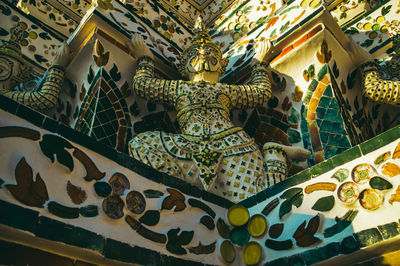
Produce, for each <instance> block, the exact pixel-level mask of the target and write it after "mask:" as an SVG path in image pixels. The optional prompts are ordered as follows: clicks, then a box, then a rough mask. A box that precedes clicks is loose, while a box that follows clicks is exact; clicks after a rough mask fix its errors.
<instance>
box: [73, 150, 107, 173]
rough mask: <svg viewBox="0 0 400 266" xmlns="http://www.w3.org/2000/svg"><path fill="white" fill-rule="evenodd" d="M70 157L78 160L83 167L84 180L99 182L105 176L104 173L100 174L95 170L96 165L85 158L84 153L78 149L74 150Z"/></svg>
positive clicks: (87, 157)
mask: <svg viewBox="0 0 400 266" xmlns="http://www.w3.org/2000/svg"><path fill="white" fill-rule="evenodd" d="M72 155H73V156H74V157H75V158H76V159H78V160H79V161H80V162H81V163H82V164H83V166H84V167H85V169H86V176H85V177H84V179H85V180H86V181H91V180H100V179H102V178H103V177H104V176H105V175H106V173H105V172H100V170H99V169H98V168H97V166H96V164H95V163H94V162H93V161H92V160H91V159H90V158H89V156H87V155H86V153H84V152H83V151H81V150H79V149H78V148H75V149H74V152H73V153H72Z"/></svg>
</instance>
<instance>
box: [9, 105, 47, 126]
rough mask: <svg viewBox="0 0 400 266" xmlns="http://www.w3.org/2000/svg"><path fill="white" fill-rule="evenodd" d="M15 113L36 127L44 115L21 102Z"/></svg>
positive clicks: (40, 123) (40, 124)
mask: <svg viewBox="0 0 400 266" xmlns="http://www.w3.org/2000/svg"><path fill="white" fill-rule="evenodd" d="M16 115H17V116H19V117H21V118H23V119H25V120H27V121H29V122H31V123H32V124H34V125H35V126H38V127H41V126H42V124H43V120H44V115H42V114H41V113H39V112H37V111H35V110H33V109H31V108H29V107H26V106H25V105H22V104H21V105H20V106H19V108H18V110H17V113H16Z"/></svg>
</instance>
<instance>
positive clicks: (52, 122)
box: [42, 117, 58, 133]
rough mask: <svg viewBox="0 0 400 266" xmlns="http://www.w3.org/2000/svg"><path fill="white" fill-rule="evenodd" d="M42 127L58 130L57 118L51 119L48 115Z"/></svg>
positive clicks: (53, 130)
mask: <svg viewBox="0 0 400 266" xmlns="http://www.w3.org/2000/svg"><path fill="white" fill-rule="evenodd" d="M42 127H43V128H44V129H46V130H48V131H50V132H53V133H54V132H57V128H58V122H57V121H56V120H53V119H51V118H50V117H46V118H45V119H44V122H43V125H42Z"/></svg>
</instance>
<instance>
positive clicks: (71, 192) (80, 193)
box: [67, 180, 87, 205]
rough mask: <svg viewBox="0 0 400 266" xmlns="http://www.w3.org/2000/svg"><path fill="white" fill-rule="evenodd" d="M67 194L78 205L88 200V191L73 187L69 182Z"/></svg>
mask: <svg viewBox="0 0 400 266" xmlns="http://www.w3.org/2000/svg"><path fill="white" fill-rule="evenodd" d="M67 194H68V196H69V197H70V198H71V200H72V202H73V203H75V204H76V205H79V204H81V203H83V202H84V201H85V200H86V199H87V195H86V191H84V190H83V189H82V188H80V187H77V186H75V185H73V184H72V183H71V182H70V181H69V180H68V182H67Z"/></svg>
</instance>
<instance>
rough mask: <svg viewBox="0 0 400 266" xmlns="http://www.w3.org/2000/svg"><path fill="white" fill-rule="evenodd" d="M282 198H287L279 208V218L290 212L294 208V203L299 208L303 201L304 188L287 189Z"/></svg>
mask: <svg viewBox="0 0 400 266" xmlns="http://www.w3.org/2000/svg"><path fill="white" fill-rule="evenodd" d="M280 198H283V199H286V200H285V201H284V202H283V203H282V204H281V207H280V208H279V219H282V217H283V216H284V215H285V214H287V213H289V212H290V211H291V210H292V205H294V206H296V207H297V208H299V207H300V206H301V204H302V203H303V198H304V194H303V189H302V188H291V189H288V190H286V191H285V192H284V193H283V194H282V195H281V196H280Z"/></svg>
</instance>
